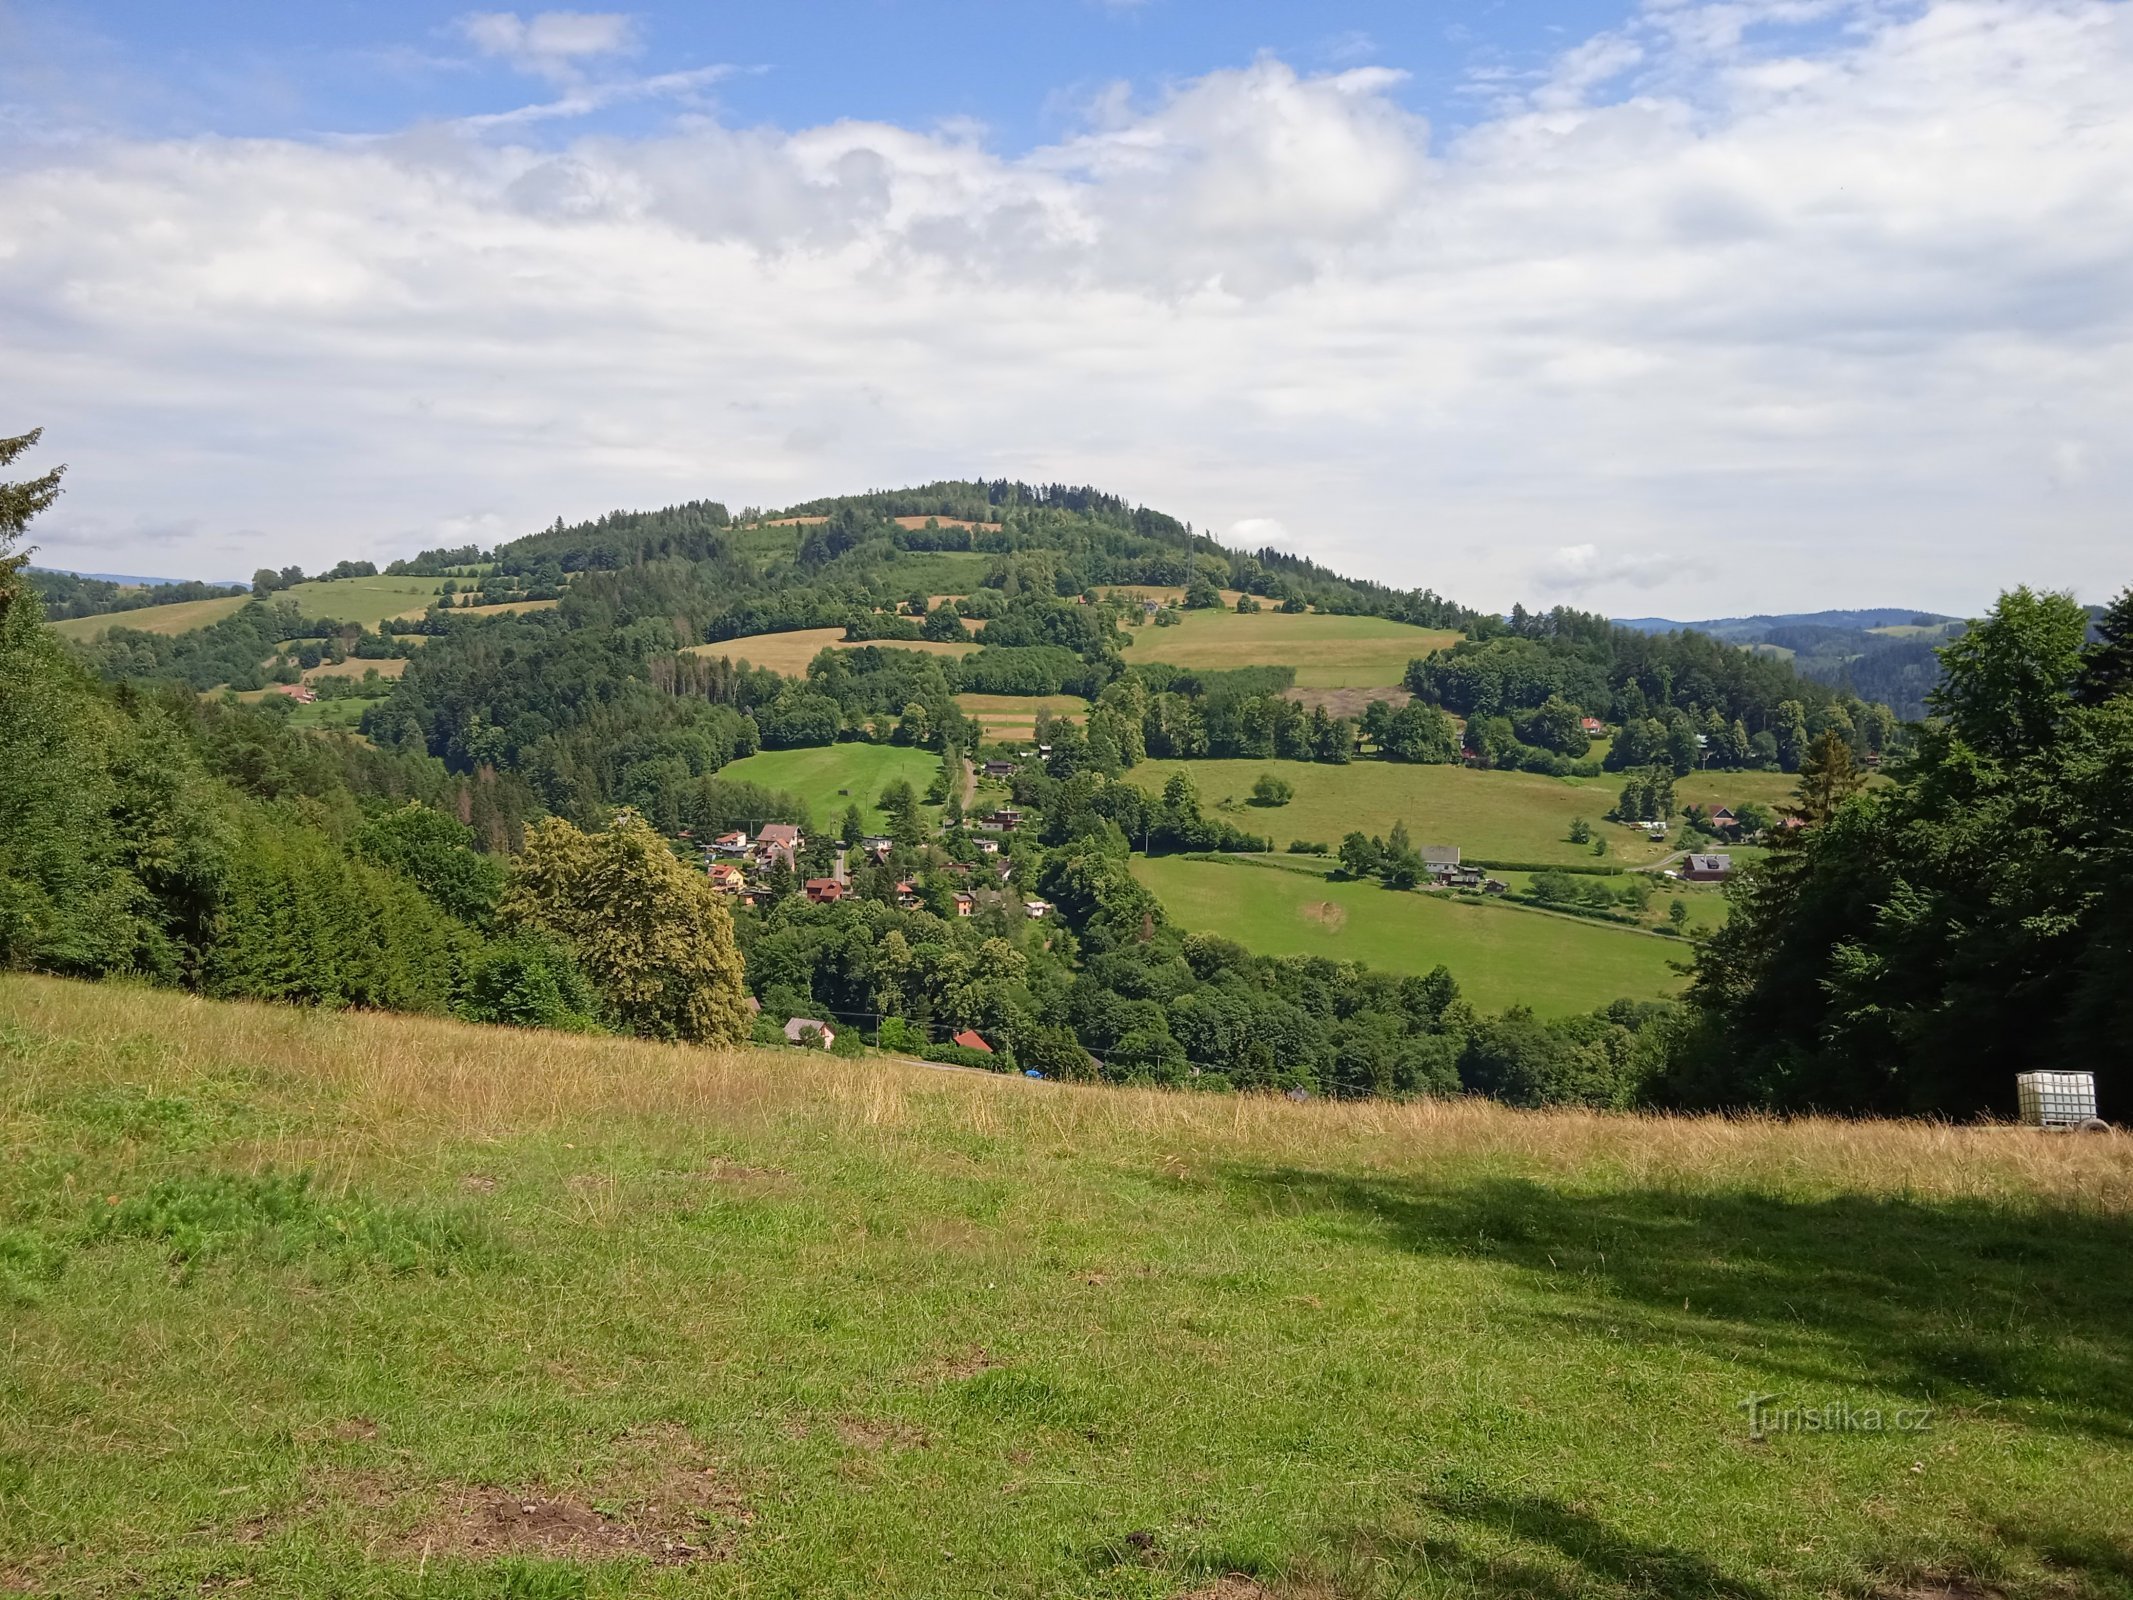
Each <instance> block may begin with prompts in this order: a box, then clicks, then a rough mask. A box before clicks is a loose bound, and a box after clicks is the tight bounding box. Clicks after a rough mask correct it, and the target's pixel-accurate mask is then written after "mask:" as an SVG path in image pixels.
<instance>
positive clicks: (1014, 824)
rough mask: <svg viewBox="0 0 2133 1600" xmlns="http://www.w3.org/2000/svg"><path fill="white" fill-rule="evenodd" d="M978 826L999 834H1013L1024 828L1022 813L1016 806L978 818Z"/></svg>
mask: <svg viewBox="0 0 2133 1600" xmlns="http://www.w3.org/2000/svg"><path fill="white" fill-rule="evenodd" d="M978 826H979V827H981V828H991V829H993V830H994V831H995V832H998V833H1013V832H1014V831H1015V830H1016V829H1017V828H1019V827H1021V826H1022V812H1021V809H1020V808H1019V807H1016V806H1002V807H1000V809H999V810H997V811H991V812H988V813H986V814H985V815H984V816H982V817H980V818H978Z"/></svg>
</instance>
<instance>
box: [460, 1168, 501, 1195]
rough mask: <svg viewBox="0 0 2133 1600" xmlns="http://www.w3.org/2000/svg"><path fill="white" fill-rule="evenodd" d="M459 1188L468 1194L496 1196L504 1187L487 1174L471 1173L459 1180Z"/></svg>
mask: <svg viewBox="0 0 2133 1600" xmlns="http://www.w3.org/2000/svg"><path fill="white" fill-rule="evenodd" d="M459 1187H460V1188H462V1189H464V1190H466V1192H467V1193H468V1194H494V1193H496V1191H497V1190H498V1189H499V1188H501V1187H502V1185H501V1184H499V1183H498V1182H497V1180H496V1179H494V1178H492V1177H490V1176H489V1175H488V1174H487V1173H486V1172H470V1173H468V1174H467V1175H466V1176H465V1177H464V1178H461V1179H460V1180H459Z"/></svg>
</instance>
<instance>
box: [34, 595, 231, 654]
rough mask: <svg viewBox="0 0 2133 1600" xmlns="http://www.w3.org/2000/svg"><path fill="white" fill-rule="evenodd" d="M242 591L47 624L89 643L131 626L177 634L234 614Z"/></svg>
mask: <svg viewBox="0 0 2133 1600" xmlns="http://www.w3.org/2000/svg"><path fill="white" fill-rule="evenodd" d="M244 602H245V597H244V596H243V595H230V596H227V597H225V598H223V599H221V600H179V601H174V602H173V603H172V604H170V605H166V606H141V607H139V608H137V609H135V610H132V611H108V612H105V613H103V614H102V615H101V616H94V617H68V618H66V619H64V620H63V621H59V622H53V623H48V624H46V626H48V627H49V628H51V630H52V631H53V632H54V633H56V634H58V635H59V636H60V637H61V638H63V639H79V640H81V641H82V642H84V643H87V642H88V641H89V640H91V639H101V638H102V637H103V636H104V635H105V634H107V633H109V632H110V631H111V630H112V629H113V628H132V629H134V630H136V631H137V632H140V633H161V634H168V635H171V636H173V637H175V636H176V635H178V634H181V633H190V632H192V631H193V629H195V628H205V627H207V626H209V625H210V624H211V623H216V622H220V621H221V620H222V619H223V618H224V617H230V616H235V615H236V614H237V612H238V611H239V610H241V609H242V608H243V606H244Z"/></svg>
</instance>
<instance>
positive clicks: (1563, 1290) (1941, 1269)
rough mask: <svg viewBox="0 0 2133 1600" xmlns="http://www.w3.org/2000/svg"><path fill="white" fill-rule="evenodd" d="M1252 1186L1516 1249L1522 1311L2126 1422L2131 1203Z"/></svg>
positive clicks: (1747, 1361)
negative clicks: (1524, 1301)
mask: <svg viewBox="0 0 2133 1600" xmlns="http://www.w3.org/2000/svg"><path fill="white" fill-rule="evenodd" d="M1227 1180H1228V1182H1229V1184H1230V1186H1231V1191H1232V1193H1233V1194H1237V1195H1239V1196H1240V1197H1241V1198H1243V1199H1244V1200H1245V1202H1246V1203H1247V1204H1251V1205H1254V1206H1256V1207H1259V1208H1263V1209H1266V1210H1271V1211H1277V1212H1279V1211H1294V1212H1302V1213H1314V1214H1328V1213H1330V1214H1333V1215H1336V1216H1339V1217H1343V1218H1346V1219H1349V1220H1350V1221H1352V1222H1353V1224H1354V1227H1355V1230H1356V1233H1357V1236H1358V1237H1360V1238H1363V1239H1368V1240H1376V1241H1378V1242H1380V1243H1382V1244H1383V1245H1385V1246H1386V1247H1387V1248H1390V1249H1396V1250H1404V1251H1409V1252H1412V1253H1414V1254H1417V1255H1424V1256H1434V1257H1441V1258H1453V1259H1467V1260H1473V1261H1481V1262H1493V1263H1497V1264H1500V1265H1504V1266H1508V1267H1512V1268H1516V1269H1518V1270H1519V1271H1520V1272H1521V1273H1522V1274H1523V1275H1524V1276H1525V1279H1526V1282H1527V1284H1528V1285H1529V1286H1530V1287H1531V1288H1533V1289H1534V1290H1535V1291H1536V1292H1537V1294H1538V1296H1539V1298H1540V1304H1541V1307H1542V1309H1540V1310H1538V1311H1537V1312H1536V1313H1535V1314H1536V1315H1539V1316H1541V1317H1545V1318H1547V1319H1549V1320H1550V1321H1552V1322H1553V1323H1556V1324H1558V1325H1561V1326H1566V1327H1571V1328H1575V1329H1577V1330H1579V1331H1591V1332H1593V1333H1594V1334H1596V1335H1601V1334H1604V1335H1607V1336H1613V1337H1626V1338H1632V1339H1635V1338H1644V1339H1651V1340H1657V1341H1663V1342H1665V1343H1666V1344H1667V1345H1669V1346H1676V1345H1679V1344H1682V1343H1694V1344H1696V1345H1699V1346H1701V1347H1703V1348H1705V1349H1707V1350H1709V1351H1711V1352H1712V1353H1713V1354H1714V1355H1717V1356H1722V1357H1726V1358H1730V1359H1733V1360H1737V1361H1739V1362H1740V1363H1741V1364H1743V1365H1744V1366H1746V1367H1748V1368H1749V1369H1751V1370H1755V1369H1761V1370H1763V1371H1768V1372H1772V1373H1781V1374H1784V1375H1785V1376H1788V1377H1790V1378H1793V1379H1795V1380H1798V1381H1800V1382H1802V1383H1803V1384H1807V1383H1811V1384H1814V1385H1817V1386H1820V1390H1821V1391H1822V1392H1819V1393H1803V1394H1801V1395H1799V1396H1792V1397H1788V1398H1789V1399H1790V1400H1792V1401H1793V1403H1799V1402H1801V1401H1807V1402H1818V1401H1820V1400H1823V1399H1826V1398H1829V1395H1828V1393H1827V1391H1828V1390H1829V1389H1830V1388H1832V1387H1835V1388H1838V1389H1840V1390H1841V1389H1843V1388H1850V1389H1853V1390H1857V1389H1859V1388H1862V1387H1867V1386H1872V1387H1874V1388H1877V1389H1882V1390H1886V1391H1889V1392H1892V1393H1894V1394H1899V1395H1904V1396H1907V1397H1916V1398H1917V1399H1918V1400H1920V1401H1925V1402H1929V1403H1932V1404H1935V1405H1938V1406H1940V1407H1942V1408H1943V1409H1946V1408H1949V1407H1990V1406H2004V1407H2005V1408H2006V1411H2007V1414H2008V1415H2009V1416H2010V1418H2011V1419H2015V1420H2020V1421H2022V1422H2025V1423H2027V1424H2029V1425H2031V1426H2038V1427H2045V1428H2050V1429H2053V1430H2056V1431H2061V1432H2067V1433H2079V1434H2087V1435H2090V1436H2094V1437H2099V1438H2105V1439H2111V1440H2115V1441H2125V1440H2129V1439H2133V1270H2128V1267H2127V1262H2128V1260H2129V1259H2133V1223H2129V1222H2128V1220H2127V1219H2124V1218H2117V1217H2108V1216H2099V1215H2093V1214H2085V1213H2079V1212H2071V1211H2051V1210H2044V1209H2041V1208H2040V1209H2037V1210H2034V1211H2027V1212H2021V1213H2018V1212H2015V1211H2013V1210H2010V1209H2008V1208H2006V1207H2001V1206H1994V1205H1989V1204H1985V1203H1981V1202H1976V1201H1963V1200H1948V1201H1934V1202H1927V1201H1919V1200H1912V1199H1903V1198H1894V1197H1880V1196H1864V1195H1840V1196H1836V1197H1833V1198H1829V1199H1820V1200H1812V1199H1793V1198H1787V1197H1784V1196H1778V1195H1771V1194H1762V1193H1754V1192H1748V1191H1738V1190H1736V1191H1729V1192H1720V1193H1709V1192H1704V1193H1681V1192H1674V1191H1669V1190H1662V1189H1621V1190H1611V1191H1604V1192H1599V1193H1566V1192H1564V1191H1561V1190H1557V1189H1553V1188H1550V1187H1548V1186H1546V1185H1543V1184H1540V1183H1536V1182H1532V1181H1529V1180H1523V1179H1491V1180H1487V1181H1482V1182H1475V1183H1463V1184H1444V1185H1433V1184H1430V1183H1428V1182H1427V1181H1414V1180H1402V1179H1390V1178H1367V1177H1354V1176H1349V1175H1345V1174H1339V1173H1328V1172H1316V1171H1309V1170H1302V1169H1295V1168H1232V1169H1231V1170H1230V1171H1229V1173H1228V1174H1227Z"/></svg>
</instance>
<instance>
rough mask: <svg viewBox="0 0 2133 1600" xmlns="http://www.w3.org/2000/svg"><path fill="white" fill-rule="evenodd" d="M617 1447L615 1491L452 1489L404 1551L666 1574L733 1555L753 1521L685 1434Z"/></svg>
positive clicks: (674, 1430) (656, 1428) (664, 1432)
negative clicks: (658, 1568)
mask: <svg viewBox="0 0 2133 1600" xmlns="http://www.w3.org/2000/svg"><path fill="white" fill-rule="evenodd" d="M617 1443H618V1446H619V1447H620V1448H619V1449H618V1455H619V1456H620V1458H621V1459H620V1460H619V1461H618V1463H617V1466H616V1469H615V1472H614V1475H613V1482H612V1484H603V1485H599V1486H597V1487H594V1488H590V1489H584V1490H580V1491H576V1492H567V1493H566V1492H563V1491H560V1490H557V1489H553V1488H550V1487H548V1486H545V1485H534V1486H527V1487H520V1488H498V1487H494V1486H491V1485H474V1486H447V1487H446V1489H445V1490H444V1492H443V1493H442V1494H441V1495H440V1496H439V1502H438V1506H437V1510H436V1512H435V1513H434V1514H433V1515H432V1516H430V1517H428V1518H427V1519H425V1520H424V1522H423V1523H422V1524H421V1525H420V1526H418V1527H416V1528H415V1529H414V1530H413V1531H411V1532H410V1533H408V1534H406V1535H405V1536H403V1538H402V1540H401V1544H402V1545H403V1546H404V1547H405V1548H406V1549H408V1550H410V1551H426V1552H428V1553H429V1554H430V1555H431V1556H437V1555H463V1556H472V1557H477V1558H479V1557H490V1556H504V1555H536V1556H545V1557H561V1558H565V1559H573V1560H586V1561H612V1560H618V1559H621V1558H624V1557H636V1558H640V1559H643V1560H648V1561H652V1562H655V1563H658V1564H659V1565H662V1566H678V1565H681V1564H684V1563H687V1562H692V1561H717V1560H722V1559H724V1558H725V1557H727V1556H729V1555H731V1554H732V1550H733V1544H734V1541H735V1540H736V1539H737V1538H738V1537H739V1535H740V1532H741V1530H742V1529H744V1528H745V1527H746V1526H747V1525H748V1524H749V1523H750V1522H751V1521H752V1520H753V1518H754V1514H753V1512H751V1511H750V1510H749V1508H748V1504H747V1502H746V1501H745V1500H743V1499H742V1498H741V1497H740V1495H739V1494H738V1493H737V1492H736V1491H735V1490H734V1489H733V1487H732V1486H731V1485H730V1484H729V1483H728V1482H727V1481H726V1480H725V1479H724V1478H723V1477H722V1476H721V1475H720V1474H719V1472H718V1470H717V1469H716V1468H715V1467H714V1466H713V1465H712V1464H711V1463H710V1462H709V1461H707V1460H706V1458H705V1456H704V1454H703V1451H702V1450H701V1448H700V1447H699V1446H698V1445H697V1443H696V1441H695V1440H694V1439H693V1438H691V1437H690V1435H689V1433H688V1430H687V1429H685V1428H681V1427H678V1426H676V1425H674V1424H672V1423H658V1424H654V1425H652V1426H649V1427H645V1428H638V1429H632V1430H631V1431H630V1432H629V1433H627V1434H625V1435H623V1437H622V1438H621V1439H620V1440H618V1441H617Z"/></svg>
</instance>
